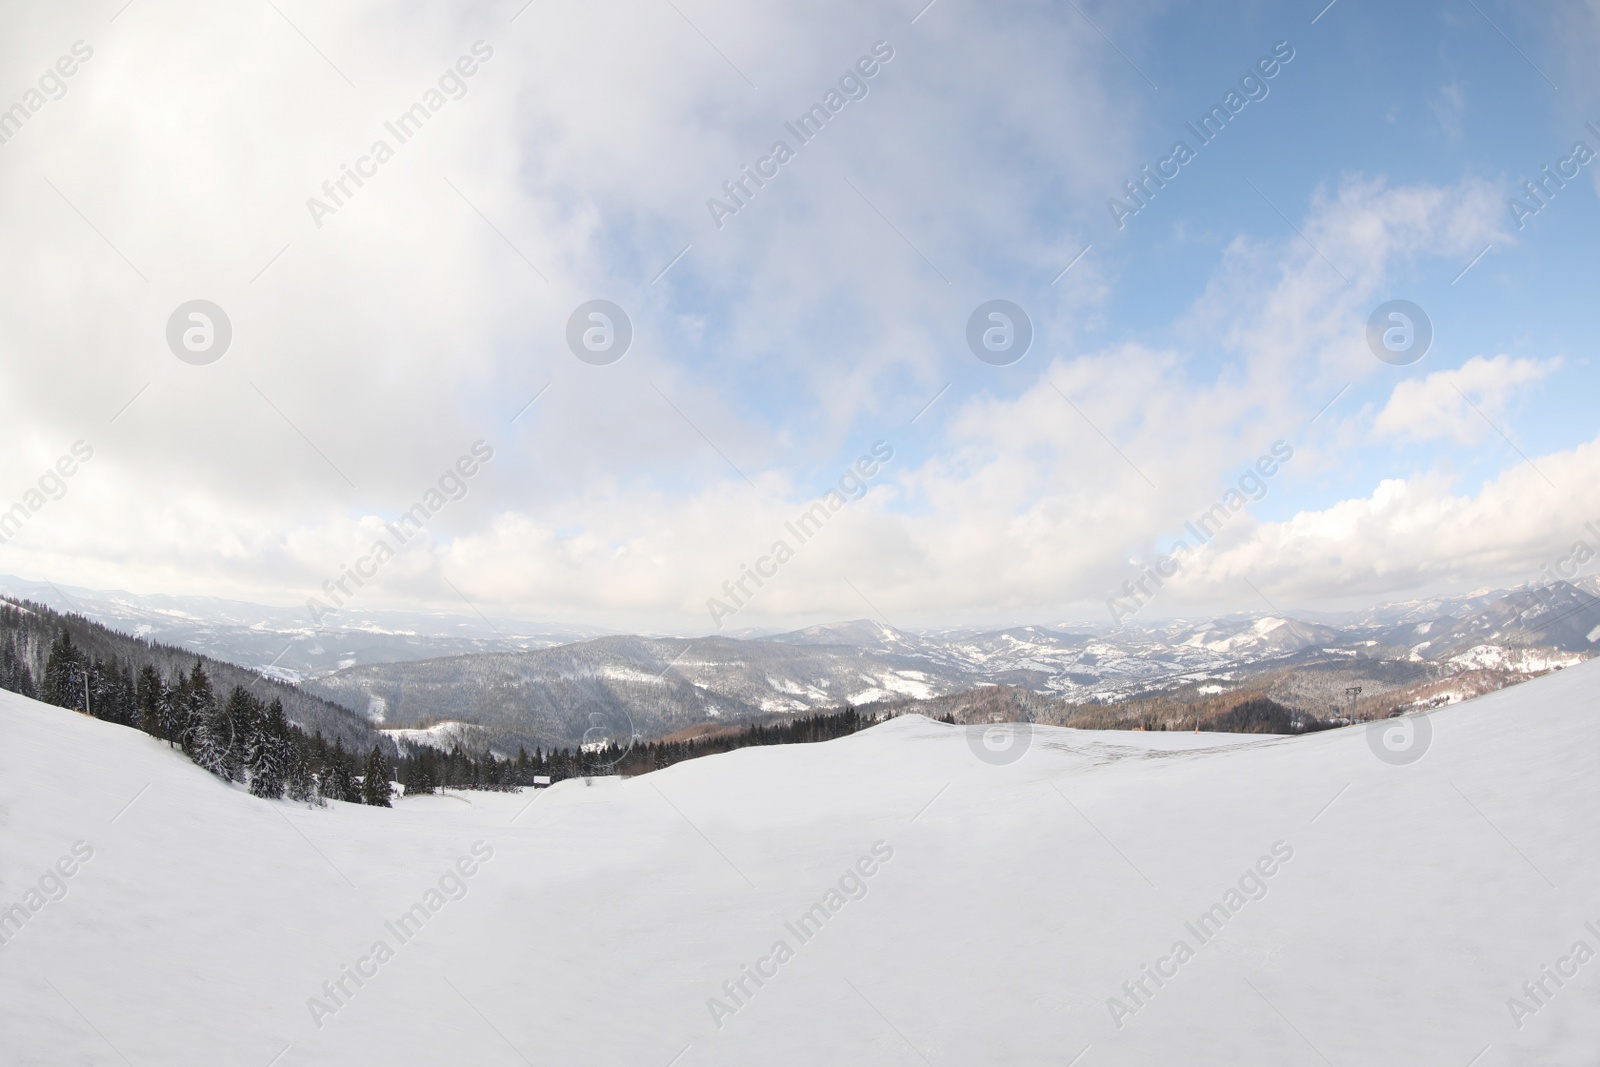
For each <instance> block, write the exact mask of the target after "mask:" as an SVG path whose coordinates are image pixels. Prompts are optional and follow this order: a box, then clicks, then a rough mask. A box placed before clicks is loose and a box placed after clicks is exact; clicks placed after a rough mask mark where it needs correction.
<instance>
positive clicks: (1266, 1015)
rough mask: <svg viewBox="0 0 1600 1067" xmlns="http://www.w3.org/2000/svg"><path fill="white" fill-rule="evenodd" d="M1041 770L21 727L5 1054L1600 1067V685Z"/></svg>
mask: <svg viewBox="0 0 1600 1067" xmlns="http://www.w3.org/2000/svg"><path fill="white" fill-rule="evenodd" d="M1408 731H1409V734H1408ZM1407 736H1409V738H1410V744H1409V746H1408V745H1407V744H1406V740H1407ZM1005 742H1006V737H1005V736H1003V735H985V734H984V733H982V732H981V728H977V727H971V728H963V727H951V726H944V725H942V724H938V723H934V722H930V721H928V720H926V719H921V718H915V717H908V718H904V719H899V720H895V721H892V722H890V723H888V724H885V725H884V726H881V727H879V728H876V729H873V730H871V731H868V732H866V733H863V734H858V735H855V736H853V737H849V738H846V739H843V740H840V741H836V742H831V743H827V744H820V745H804V746H786V747H771V748H750V749H743V750H740V751H737V752H734V753H732V754H729V755H726V756H719V757H712V758H707V759H701V760H695V761H691V762H688V763H684V764H680V765H677V766H675V767H673V768H671V769H669V770H666V771H662V772H658V773H655V774H651V775H647V776H644V777H641V778H635V779H630V780H627V781H618V780H609V779H601V780H597V781H595V783H594V784H593V785H592V786H588V787H586V786H585V785H584V783H583V781H582V780H575V781H571V782H567V783H564V784H562V785H560V786H557V787H556V788H554V789H551V790H549V791H545V792H541V793H538V794H523V795H499V794H497V795H477V794H469V795H466V796H461V797H454V796H452V797H436V798H416V799H413V800H410V801H402V802H400V803H399V805H398V806H397V807H396V808H395V809H394V810H392V811H385V810H381V809H372V808H361V807H351V806H347V805H342V804H335V805H333V806H332V807H331V808H329V809H327V810H316V811H313V810H308V809H305V808H302V807H295V806H292V805H289V804H285V803H281V802H267V801H261V800H257V799H255V798H252V797H250V796H248V795H247V794H245V793H243V792H240V791H238V790H237V789H233V788H230V787H229V786H226V785H224V784H223V783H221V782H219V781H217V780H215V779H213V778H210V777H209V776H207V775H206V774H205V773H204V772H201V771H199V770H198V769H196V768H195V767H193V766H192V765H191V764H189V763H188V762H187V761H185V760H183V759H182V758H181V757H178V756H176V755H174V754H173V753H171V752H170V751H168V750H167V749H166V748H165V747H163V746H162V745H161V744H160V743H158V742H155V741H152V740H150V739H149V738H146V737H144V736H142V735H140V734H138V733H136V732H134V731H131V730H126V729H122V728H119V727H116V726H113V725H109V724H107V723H103V722H99V721H95V720H90V719H86V718H83V717H81V716H78V715H75V714H73V713H71V712H68V711H63V710H61V709H59V708H53V707H46V706H44V705H40V704H36V703H33V702H30V701H27V700H25V699H23V698H20V697H16V696H12V695H10V694H0V909H9V910H0V935H3V936H4V937H5V938H6V943H5V944H4V945H3V947H0V1062H3V1063H5V1064H51V1065H55V1064H137V1065H141V1067H142V1065H145V1064H162V1065H182V1064H203V1065H207V1067H210V1065H214V1064H221V1063H227V1064H247V1065H249V1064H256V1065H261V1067H266V1065H268V1064H272V1065H274V1067H300V1065H310V1064H340V1065H346V1064H385V1065H390V1064H430V1065H431V1064H444V1063H449V1064H458V1063H459V1064H465V1063H473V1064H491V1065H493V1064H507V1065H511V1064H518V1063H560V1064H575V1063H584V1064H605V1065H610V1064H618V1065H621V1064H628V1065H635V1064H646V1065H649V1064H657V1065H660V1067H667V1065H669V1064H671V1065H673V1067H700V1065H711V1064H751V1063H760V1064H774V1065H777V1064H804V1065H813V1064H818V1063H829V1064H872V1065H880V1064H907V1065H913V1064H938V1065H942V1064H952V1065H963V1067H964V1065H969V1064H1057V1065H1061V1064H1068V1063H1072V1064H1075V1065H1077V1067H1114V1065H1126V1067H1132V1065H1146V1064H1153V1063H1182V1064H1187V1065H1198V1064H1218V1065H1228V1067H1237V1065H1263V1067H1266V1065H1271V1067H1279V1065H1289V1064H1307V1065H1309V1064H1324V1063H1330V1064H1336V1065H1340V1067H1343V1065H1347V1064H1349V1065H1356V1064H1402V1063H1444V1064H1460V1065H1463V1067H1464V1065H1466V1064H1468V1063H1471V1064H1473V1065H1474V1067H1503V1065H1511V1064H1550V1065H1560V1064H1569V1065H1578V1064H1590V1063H1594V1062H1595V1061H1596V1058H1597V1056H1600V957H1597V955H1596V953H1597V951H1600V851H1597V850H1596V848H1595V842H1596V841H1597V840H1600V774H1597V773H1596V770H1597V766H1596V765H1597V761H1600V664H1597V663H1587V664H1584V665H1582V666H1578V667H1575V668H1572V669H1569V670H1565V671H1561V672H1558V673H1555V674H1552V675H1549V676H1546V677H1544V678H1540V679H1537V680H1535V681H1533V682H1530V683H1528V684H1526V685H1523V686H1519V687H1517V688H1514V689H1510V690H1505V691H1502V692H1499V693H1495V694H1492V695H1490V696H1487V697H1484V698H1482V699H1480V700H1476V701H1472V702H1469V703H1466V704H1461V705H1458V706H1455V707H1451V708H1447V709H1442V710H1440V711H1437V712H1435V713H1432V714H1431V715H1429V716H1427V717H1426V718H1424V719H1419V720H1415V721H1412V722H1411V723H1410V724H1409V726H1407V725H1406V724H1403V723H1399V722H1396V721H1390V722H1387V723H1380V724H1377V725H1376V726H1374V727H1372V728H1370V729H1369V728H1351V729H1345V730H1338V731H1331V732H1327V733H1321V734H1313V735H1307V736H1303V737H1295V738H1270V739H1259V738H1241V737H1229V736H1214V735H1203V734H1202V735H1196V734H1137V733H1115V734H1098V733H1088V732H1077V731H1069V730H1054V729H1048V728H1037V729H1036V731H1035V732H1034V733H1033V734H1032V735H1031V736H1030V738H1029V744H1028V745H1027V747H1026V749H1025V751H1021V752H1020V758H1014V759H1013V758H1012V757H1013V756H1014V755H1017V754H1018V752H1019V747H1020V746H1019V745H1018V744H1015V743H1014V744H1013V745H1012V746H1010V747H1007V745H1006V744H1005ZM1418 752H1421V753H1422V755H1421V758H1420V759H1414V760H1413V759H1412V757H1413V756H1414V755H1415V754H1417V753H1418ZM13 902H15V903H16V904H17V905H18V906H19V907H18V908H12V907H11V905H12V904H13ZM19 908H20V910H19ZM1546 968H1549V970H1546Z"/></svg>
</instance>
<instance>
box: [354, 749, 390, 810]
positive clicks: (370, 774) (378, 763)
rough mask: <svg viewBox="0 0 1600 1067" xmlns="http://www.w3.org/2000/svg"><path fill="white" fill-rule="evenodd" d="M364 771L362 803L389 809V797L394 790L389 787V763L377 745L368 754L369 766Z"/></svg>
mask: <svg viewBox="0 0 1600 1067" xmlns="http://www.w3.org/2000/svg"><path fill="white" fill-rule="evenodd" d="M363 771H364V773H363V776H362V779H361V802H362V803H363V804H371V805H372V806H373V807H375V808H387V807H389V806H390V803H389V796H390V794H391V793H393V791H394V790H393V789H392V788H391V787H390V785H389V774H390V772H389V761H388V760H387V759H385V758H384V755H383V749H381V748H379V747H378V746H377V745H373V746H372V751H371V752H368V753H367V764H366V767H365V768H363Z"/></svg>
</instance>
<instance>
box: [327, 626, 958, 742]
mask: <svg viewBox="0 0 1600 1067" xmlns="http://www.w3.org/2000/svg"><path fill="white" fill-rule="evenodd" d="M982 682H983V679H982V678H981V677H978V676H975V675H972V674H968V673H966V672H963V671H960V670H950V669H944V668H940V667H938V666H936V665H934V664H932V663H930V662H928V661H927V660H926V659H924V658H920V657H917V656H913V655H910V654H905V655H901V654H893V653H884V652H880V651H878V650H876V649H867V648H860V647H856V646H852V645H847V644H804V643H791V642H785V641H776V640H765V641H740V640H735V639H732V638H726V637H705V638H696V639H692V640H691V639H684V638H647V637H602V638H597V639H595V640H592V641H583V642H579V643H576V644H570V645H562V646H560V647H557V648H549V649H540V650H536V651H531V652H518V653H491V654H485V655H473V656H454V657H450V658H448V659H436V660H425V661H421V662H412V663H393V664H372V665H368V666H361V667H351V668H349V669H347V670H343V671H339V672H337V673H335V674H332V675H329V676H327V677H324V678H318V679H315V680H313V681H311V682H308V683H307V685H308V686H309V687H310V688H311V690H312V691H314V692H316V693H319V694H321V695H323V696H325V697H327V698H328V699H329V700H333V701H337V702H338V703H340V704H343V705H344V706H345V707H348V708H352V709H355V710H358V711H361V712H363V713H365V714H366V715H367V716H368V717H369V718H370V719H371V721H373V722H374V723H375V724H381V725H382V726H383V727H384V728H386V729H417V728H426V727H431V726H434V725H435V724H438V723H441V722H444V721H454V722H464V723H472V724H476V725H479V726H481V727H483V728H484V729H485V731H486V732H487V733H486V736H489V737H491V738H492V739H493V740H494V743H495V746H496V747H497V748H498V749H500V750H501V751H504V752H509V753H512V754H514V753H515V748H516V745H518V744H523V745H527V746H528V747H529V748H530V749H531V748H533V747H534V746H535V745H539V746H543V747H546V748H548V747H549V746H550V745H552V744H555V745H569V744H573V743H576V742H581V741H584V740H589V741H594V740H597V739H602V738H626V737H628V736H629V735H630V734H634V733H637V734H640V735H643V736H645V737H657V736H660V735H662V734H667V733H671V732H672V731H674V730H680V729H683V728H685V727H688V726H693V725H696V724H698V723H703V722H707V721H721V722H751V721H761V720H765V719H772V718H777V717H783V716H792V715H795V714H799V713H803V712H807V711H810V710H812V709H814V708H825V707H838V706H842V705H845V704H861V703H866V702H869V701H876V700H883V699H886V698H890V697H894V696H910V697H928V696H938V695H942V694H945V693H951V692H956V691H958V690H960V689H964V688H972V687H973V686H976V685H979V684H982Z"/></svg>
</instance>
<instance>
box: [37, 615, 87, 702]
mask: <svg viewBox="0 0 1600 1067" xmlns="http://www.w3.org/2000/svg"><path fill="white" fill-rule="evenodd" d="M83 677H84V667H83V663H82V657H81V656H80V655H79V654H78V650H77V648H76V647H75V646H74V645H73V644H72V635H71V634H69V633H67V631H66V628H65V627H63V628H62V630H61V633H60V635H59V636H58V637H57V638H56V639H55V641H53V642H52V643H51V645H50V655H49V657H48V658H47V659H46V660H45V666H44V685H43V687H42V688H43V692H42V693H41V694H40V696H41V699H43V700H44V702H45V703H46V704H54V705H56V706H57V707H62V708H78V709H82V708H83V697H84V689H83Z"/></svg>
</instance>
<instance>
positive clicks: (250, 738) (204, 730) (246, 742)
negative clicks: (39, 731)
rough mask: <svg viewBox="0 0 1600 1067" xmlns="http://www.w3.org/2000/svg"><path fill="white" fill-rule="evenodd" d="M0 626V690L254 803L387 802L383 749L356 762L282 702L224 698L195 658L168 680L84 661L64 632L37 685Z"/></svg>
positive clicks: (244, 695)
mask: <svg viewBox="0 0 1600 1067" xmlns="http://www.w3.org/2000/svg"><path fill="white" fill-rule="evenodd" d="M4 610H5V611H14V610H15V609H9V608H8V609H4ZM5 621H8V620H5V619H4V617H3V615H0V622H5ZM4 630H5V634H4V637H3V638H0V687H3V688H5V689H7V690H10V691H11V692H14V693H20V694H21V695H23V696H26V697H32V698H34V699H36V700H39V701H42V702H43V703H46V704H54V705H56V706H57V707H63V708H71V709H73V710H74V711H78V712H82V713H83V714H85V715H90V716H92V717H94V718H97V719H103V720H105V721H106V722H113V723H117V724H118V725H121V726H128V727H132V728H134V729H137V730H142V731H143V732H144V733H146V734H149V735H150V736H151V737H154V738H156V739H157V740H160V741H165V742H167V744H168V745H169V746H171V747H172V748H174V749H179V750H181V751H182V752H183V753H184V755H186V756H188V757H189V759H190V760H192V761H193V762H194V763H195V764H197V765H198V766H200V767H204V768H205V769H206V770H208V771H210V772H211V773H212V774H214V775H216V776H217V777H218V778H221V779H223V780H224V781H227V782H238V783H240V784H242V785H244V786H246V787H247V788H248V789H249V790H250V792H251V793H252V794H253V795H255V796H258V797H264V798H267V799H271V800H278V799H282V798H284V797H287V798H288V799H290V800H295V801H301V802H304V803H310V804H323V803H326V801H328V800H343V801H346V802H348V803H352V804H371V805H375V806H378V807H388V806H389V797H390V794H391V792H392V788H391V786H390V781H391V779H392V777H393V774H392V770H391V766H390V761H389V758H388V757H387V756H386V755H385V754H384V752H383V749H382V748H381V747H380V746H377V745H374V746H373V747H372V750H371V751H370V752H368V753H367V754H366V756H365V757H364V758H360V757H359V756H358V755H357V754H356V753H352V752H348V751H346V749H345V747H344V742H343V740H342V739H340V738H335V739H334V741H333V744H331V745H330V744H328V742H327V740H326V739H325V738H324V737H323V736H322V733H321V731H317V732H315V733H313V734H311V735H309V736H308V735H307V734H306V732H305V731H304V730H302V729H301V728H300V727H299V726H297V725H295V724H294V723H292V722H290V721H289V720H288V718H287V717H286V716H285V715H284V710H283V701H282V700H280V699H277V698H274V699H273V700H272V702H271V703H270V704H269V703H266V702H264V701H262V700H261V699H260V698H258V697H256V696H255V695H254V694H252V693H251V692H249V691H248V690H246V689H245V688H244V687H243V686H237V685H236V686H234V687H233V690H232V692H230V693H229V694H228V696H227V697H226V699H221V698H219V697H218V696H217V694H216V692H215V691H214V690H213V687H212V684H211V679H210V677H209V676H208V675H207V674H206V669H205V667H204V666H203V665H202V664H201V663H200V662H199V661H198V660H196V661H195V664H194V667H193V668H192V669H191V670H190V671H188V672H187V673H185V672H183V671H178V672H177V673H176V676H175V677H173V678H163V677H162V676H161V673H160V672H159V671H157V670H156V668H155V667H153V666H150V665H148V664H147V665H145V666H143V667H141V668H140V669H139V671H138V673H137V674H136V673H135V672H134V670H133V667H132V665H131V664H129V663H126V662H123V661H122V660H120V659H119V658H118V657H116V656H112V657H111V658H110V659H109V660H108V659H104V658H100V657H90V656H89V655H88V654H87V653H85V652H84V651H83V650H82V649H80V648H79V647H78V646H77V645H75V644H73V641H72V635H71V634H69V633H68V632H67V631H66V630H65V629H62V630H61V631H59V633H58V634H57V636H56V639H55V640H54V641H52V642H51V643H50V646H49V650H48V652H47V653H46V655H45V662H44V669H43V671H42V672H40V677H39V678H37V679H35V678H34V672H33V670H32V668H31V667H30V666H29V663H28V657H27V656H26V655H25V654H23V653H19V650H18V648H17V641H16V633H15V630H16V628H15V627H11V626H6V627H4Z"/></svg>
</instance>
